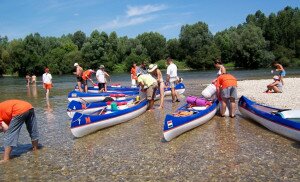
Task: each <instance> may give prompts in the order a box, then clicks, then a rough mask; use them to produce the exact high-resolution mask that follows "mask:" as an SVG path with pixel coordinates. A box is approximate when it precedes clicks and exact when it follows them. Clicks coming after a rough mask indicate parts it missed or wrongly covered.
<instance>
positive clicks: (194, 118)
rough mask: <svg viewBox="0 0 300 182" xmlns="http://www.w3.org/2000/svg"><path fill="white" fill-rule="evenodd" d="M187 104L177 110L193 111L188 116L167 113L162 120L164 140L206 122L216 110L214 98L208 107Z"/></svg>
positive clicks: (168, 139)
mask: <svg viewBox="0 0 300 182" xmlns="http://www.w3.org/2000/svg"><path fill="white" fill-rule="evenodd" d="M188 106H189V104H186V105H184V106H182V107H180V108H179V109H177V112H178V111H188V112H191V111H192V112H193V114H192V115H189V116H174V115H171V114H167V115H166V118H165V121H164V129H163V133H164V138H165V140H166V141H170V140H172V139H173V138H175V137H177V136H179V135H181V134H182V133H184V132H187V131H189V130H191V129H193V128H195V127H198V126H200V125H202V124H204V123H206V122H208V121H209V120H210V119H211V118H213V117H214V115H215V114H216V112H217V109H218V100H215V101H214V102H213V103H212V105H211V106H208V107H198V106H196V107H192V108H189V107H188Z"/></svg>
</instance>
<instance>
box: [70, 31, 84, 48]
mask: <svg viewBox="0 0 300 182" xmlns="http://www.w3.org/2000/svg"><path fill="white" fill-rule="evenodd" d="M72 41H73V42H74V44H75V45H77V47H78V50H81V48H82V46H83V44H84V43H85V41H86V35H85V33H84V32H82V31H77V32H75V33H74V34H73V36H72Z"/></svg>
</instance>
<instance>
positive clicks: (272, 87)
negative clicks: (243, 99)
mask: <svg viewBox="0 0 300 182" xmlns="http://www.w3.org/2000/svg"><path fill="white" fill-rule="evenodd" d="M273 79H274V82H273V83H271V84H269V85H267V90H266V91H265V92H264V93H282V83H281V81H280V77H279V76H277V75H275V76H274V77H273Z"/></svg>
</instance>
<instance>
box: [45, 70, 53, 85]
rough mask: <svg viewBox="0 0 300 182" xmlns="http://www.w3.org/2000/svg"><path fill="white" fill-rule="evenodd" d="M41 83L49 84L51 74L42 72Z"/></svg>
mask: <svg viewBox="0 0 300 182" xmlns="http://www.w3.org/2000/svg"><path fill="white" fill-rule="evenodd" d="M43 83H47V84H51V83H52V76H51V74H50V73H44V74H43Z"/></svg>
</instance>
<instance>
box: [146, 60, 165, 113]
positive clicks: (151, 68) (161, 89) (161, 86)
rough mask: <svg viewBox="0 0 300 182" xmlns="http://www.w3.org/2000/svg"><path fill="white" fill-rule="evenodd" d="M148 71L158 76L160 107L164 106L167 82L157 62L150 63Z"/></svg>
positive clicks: (155, 76)
mask: <svg viewBox="0 0 300 182" xmlns="http://www.w3.org/2000/svg"><path fill="white" fill-rule="evenodd" d="M148 72H149V73H150V74H151V75H152V76H153V77H154V78H156V81H157V83H158V88H159V94H160V105H159V109H161V108H164V97H165V94H164V93H165V83H164V79H163V76H162V74H161V71H160V70H159V69H158V68H157V65H156V64H150V65H149V69H148Z"/></svg>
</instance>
